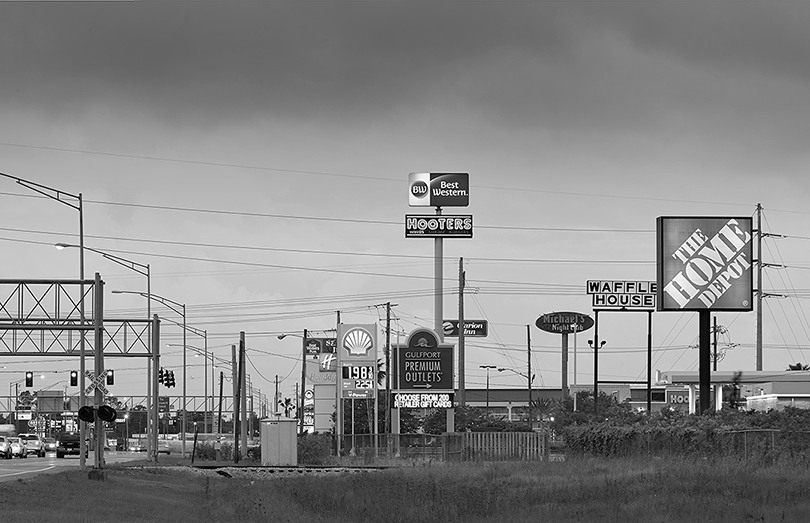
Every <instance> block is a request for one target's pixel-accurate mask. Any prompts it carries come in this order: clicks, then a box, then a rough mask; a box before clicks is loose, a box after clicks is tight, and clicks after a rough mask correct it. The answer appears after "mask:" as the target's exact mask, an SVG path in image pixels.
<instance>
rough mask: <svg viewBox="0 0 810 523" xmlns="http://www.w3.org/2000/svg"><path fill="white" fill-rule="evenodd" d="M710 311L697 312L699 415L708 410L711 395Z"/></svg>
mask: <svg viewBox="0 0 810 523" xmlns="http://www.w3.org/2000/svg"><path fill="white" fill-rule="evenodd" d="M711 316H712V313H711V310H709V309H705V310H701V311H698V320H699V323H700V342H699V343H700V354H699V355H698V361H699V362H700V363H699V366H700V370H699V380H700V413H701V414H703V413H704V412H706V411H707V410H709V403H710V402H711V393H710V391H709V388H710V387H711V382H712V352H711V335H712V326H711Z"/></svg>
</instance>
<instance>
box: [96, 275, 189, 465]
mask: <svg viewBox="0 0 810 523" xmlns="http://www.w3.org/2000/svg"><path fill="white" fill-rule="evenodd" d="M112 293H113V294H137V295H139V296H143V297H144V298H146V299H147V300H149V301H151V300H155V301H157V302H158V303H161V304H163V305H165V306H166V307H168V308H169V309H171V310H172V311H173V312H174V313H175V314H179V315H181V316H182V317H183V424H182V431H183V432H182V436H183V442H182V446H181V452H182V455H183V458H185V457H186V304H185V303H180V302H176V301H174V300H170V299H169V298H165V297H163V296H159V295H157V294H152V293H151V292H150V293H148V294H145V293H143V292H138V291H121V290H114V291H112ZM155 395H157V390H155ZM155 402H157V397H155ZM153 451H154V453H155V456H157V438H155V446H154V449H153Z"/></svg>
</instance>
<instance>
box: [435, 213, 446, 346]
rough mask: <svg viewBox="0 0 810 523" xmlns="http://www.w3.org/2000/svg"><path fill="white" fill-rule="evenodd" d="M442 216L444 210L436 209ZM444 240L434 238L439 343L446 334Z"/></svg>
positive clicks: (436, 317)
mask: <svg viewBox="0 0 810 523" xmlns="http://www.w3.org/2000/svg"><path fill="white" fill-rule="evenodd" d="M441 215H442V208H441V207H436V216H441ZM442 239H443V238H433V330H435V331H436V334H437V335H438V336H439V341H440V342H442V341H444V333H443V331H442V314H443V311H442V308H443V307H442V292H443V290H444V289H443V283H444V282H443V278H444V271H443V269H444V267H443V266H442V259H443V258H444V245H443V244H442Z"/></svg>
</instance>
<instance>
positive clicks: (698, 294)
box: [656, 216, 761, 413]
mask: <svg viewBox="0 0 810 523" xmlns="http://www.w3.org/2000/svg"><path fill="white" fill-rule="evenodd" d="M752 239H753V223H752V219H751V217H750V216H745V217H718V216H697V217H695V216H659V217H658V219H657V220H656V242H657V246H656V260H657V283H658V285H657V290H658V300H657V302H658V303H657V307H658V310H659V311H678V312H697V313H698V319H699V336H700V343H699V347H700V349H699V350H700V354H699V356H698V360H699V362H700V370H699V374H700V412H701V413H703V412H705V411H706V409H708V407H709V404H710V402H711V391H710V387H711V330H712V329H711V313H712V312H715V311H728V312H750V311H752V310H753V293H754V277H753V272H754V271H753V269H752V267H751V265H752V263H754V258H753V246H752V243H753V242H752ZM760 287H761V284H760ZM758 363H759V362H758Z"/></svg>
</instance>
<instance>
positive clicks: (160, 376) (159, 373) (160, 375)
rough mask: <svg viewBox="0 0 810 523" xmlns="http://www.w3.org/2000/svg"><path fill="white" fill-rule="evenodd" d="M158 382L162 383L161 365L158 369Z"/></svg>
mask: <svg viewBox="0 0 810 523" xmlns="http://www.w3.org/2000/svg"><path fill="white" fill-rule="evenodd" d="M158 383H160V384H161V385H163V367H161V368H160V370H159V371H158Z"/></svg>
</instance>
